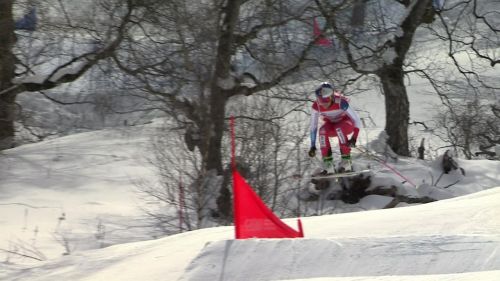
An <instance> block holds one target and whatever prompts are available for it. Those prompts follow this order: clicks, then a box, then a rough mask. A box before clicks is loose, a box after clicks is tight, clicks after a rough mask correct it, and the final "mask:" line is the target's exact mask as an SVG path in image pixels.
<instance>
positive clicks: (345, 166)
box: [334, 118, 354, 172]
mask: <svg viewBox="0 0 500 281" xmlns="http://www.w3.org/2000/svg"><path fill="white" fill-rule="evenodd" d="M334 129H335V133H336V135H337V138H338V140H339V148H340V155H341V158H342V160H341V162H340V167H339V171H341V172H349V171H352V163H351V147H350V146H349V144H348V135H349V134H351V133H352V132H353V130H354V124H353V123H352V121H351V120H350V119H347V118H344V119H342V120H341V121H340V122H338V123H335V125H334Z"/></svg>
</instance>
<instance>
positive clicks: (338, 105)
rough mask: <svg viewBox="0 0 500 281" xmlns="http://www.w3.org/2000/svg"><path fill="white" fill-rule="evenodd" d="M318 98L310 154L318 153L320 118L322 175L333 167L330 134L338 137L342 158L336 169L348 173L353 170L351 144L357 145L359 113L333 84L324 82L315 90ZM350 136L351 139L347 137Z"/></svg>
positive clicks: (359, 123) (312, 125) (314, 104)
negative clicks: (317, 138) (319, 125)
mask: <svg viewBox="0 0 500 281" xmlns="http://www.w3.org/2000/svg"><path fill="white" fill-rule="evenodd" d="M315 94H316V100H315V101H314V103H313V105H312V112H311V148H310V149H309V156H310V157H315V156H316V135H317V134H318V121H319V119H321V120H322V121H323V122H324V123H323V125H322V126H321V127H320V128H319V147H320V149H321V156H322V157H323V168H324V170H323V171H322V174H327V173H328V172H329V171H331V170H332V168H335V167H334V166H333V156H332V148H331V145H330V140H329V138H330V137H335V136H336V137H337V138H338V141H339V147H340V155H341V161H340V164H339V165H338V167H337V169H336V172H338V173H346V172H351V171H353V169H352V162H351V147H354V146H356V141H357V138H358V134H359V128H360V127H361V120H360V118H359V116H358V114H357V113H356V112H355V111H354V110H353V109H352V107H351V106H350V105H349V100H348V99H347V98H346V97H344V96H343V95H342V94H341V93H340V92H339V91H336V90H335V88H334V86H333V85H332V84H330V83H327V82H323V83H321V85H320V86H319V87H318V88H317V89H316V90H315ZM350 134H352V135H351V137H350V138H348V136H349V135H350Z"/></svg>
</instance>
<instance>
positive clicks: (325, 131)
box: [319, 122, 335, 171]
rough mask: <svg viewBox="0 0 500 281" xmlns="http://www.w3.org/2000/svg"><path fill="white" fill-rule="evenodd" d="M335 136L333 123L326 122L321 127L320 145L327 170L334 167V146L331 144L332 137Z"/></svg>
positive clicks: (324, 166)
mask: <svg viewBox="0 0 500 281" xmlns="http://www.w3.org/2000/svg"><path fill="white" fill-rule="evenodd" d="M331 136H335V130H334V129H333V124H332V123H330V122H326V123H325V124H323V126H321V128H319V147H320V150H321V156H322V157H323V164H324V165H323V168H324V169H325V170H326V171H327V170H329V169H331V168H332V167H333V165H332V163H333V157H332V146H331V144H330V137H331Z"/></svg>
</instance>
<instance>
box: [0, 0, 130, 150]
mask: <svg viewBox="0 0 500 281" xmlns="http://www.w3.org/2000/svg"><path fill="white" fill-rule="evenodd" d="M42 4H44V5H45V6H43V5H42ZM52 4H53V3H52V2H47V3H45V2H44V3H39V6H37V8H38V10H39V11H41V12H39V13H40V14H42V15H43V11H44V9H46V14H45V16H46V17H45V18H41V19H40V20H39V25H38V27H37V30H36V31H30V32H29V33H25V34H20V33H19V34H17V35H16V33H15V25H14V17H13V9H14V1H13V0H8V1H2V2H1V3H0V26H2V29H1V30H0V53H1V54H0V149H6V148H10V147H12V146H13V144H14V136H15V126H14V121H15V119H16V116H15V115H16V111H17V106H16V98H17V96H18V95H19V94H20V93H24V92H38V91H43V90H47V89H53V88H56V87H57V86H59V85H61V84H64V83H70V82H73V81H75V80H77V79H78V78H79V77H81V76H82V75H83V74H84V73H85V72H86V71H87V70H89V69H90V68H91V67H93V66H94V65H96V64H97V63H98V62H99V61H101V60H103V59H106V58H108V57H110V56H111V54H112V53H113V51H115V50H116V49H117V48H118V46H119V44H120V42H121V41H122V40H123V37H124V35H125V33H126V31H127V29H128V28H129V27H128V25H127V24H129V22H130V21H131V18H132V16H133V13H134V11H135V9H136V8H137V5H136V4H135V1H129V0H123V1H121V0H117V1H109V2H103V6H102V9H103V11H106V12H107V13H99V19H100V20H98V21H99V22H94V23H92V25H90V24H89V22H83V21H81V20H80V21H78V20H75V21H74V22H73V21H72V20H71V16H72V15H69V14H68V13H69V12H68V11H67V10H65V9H62V8H61V7H54V6H50V5H52ZM50 9H56V10H57V9H59V10H58V11H59V12H60V14H61V15H65V17H63V19H65V20H62V21H58V20H54V19H53V15H52V14H49V13H48V11H49V10H50ZM60 18H61V17H56V19H60ZM35 34H36V35H39V36H36V39H34V38H35ZM70 34H71V35H72V36H70ZM19 36H23V37H28V38H30V39H29V44H28V45H24V46H23V47H19V48H18V44H23V42H25V40H22V39H23V38H21V39H19V38H18V37H19ZM76 38H80V39H82V38H83V41H84V42H78V40H77V41H73V40H75V39H76ZM89 39H90V40H89ZM34 41H35V42H34ZM80 41H82V40H80ZM89 41H92V43H89ZM56 43H57V44H56ZM79 43H82V44H79ZM68 46H78V50H75V49H74V48H73V50H71V51H69V50H67V49H66V48H68ZM27 50H28V51H27Z"/></svg>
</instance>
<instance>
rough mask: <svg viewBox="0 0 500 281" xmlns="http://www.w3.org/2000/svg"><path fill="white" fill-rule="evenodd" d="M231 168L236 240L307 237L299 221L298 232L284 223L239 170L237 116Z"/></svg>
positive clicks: (231, 125) (232, 126) (232, 133)
mask: <svg viewBox="0 0 500 281" xmlns="http://www.w3.org/2000/svg"><path fill="white" fill-rule="evenodd" d="M230 127H231V168H232V171H233V208H234V211H233V213H234V229H235V234H236V239H247V238H296V237H304V231H303V230H302V222H301V221H300V219H298V221H297V224H298V227H299V230H298V231H296V230H294V229H293V228H291V227H289V226H288V225H287V224H285V223H284V222H283V221H281V220H280V219H279V218H278V217H277V216H276V215H275V214H273V212H272V211H271V209H269V208H268V207H267V206H266V204H264V202H263V201H262V199H260V197H259V195H257V193H255V191H254V190H253V189H252V187H251V186H250V185H249V184H248V183H247V182H246V181H245V179H244V178H243V177H242V176H241V175H240V173H239V172H238V170H237V169H236V160H235V147H236V144H235V137H234V116H231V124H230Z"/></svg>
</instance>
